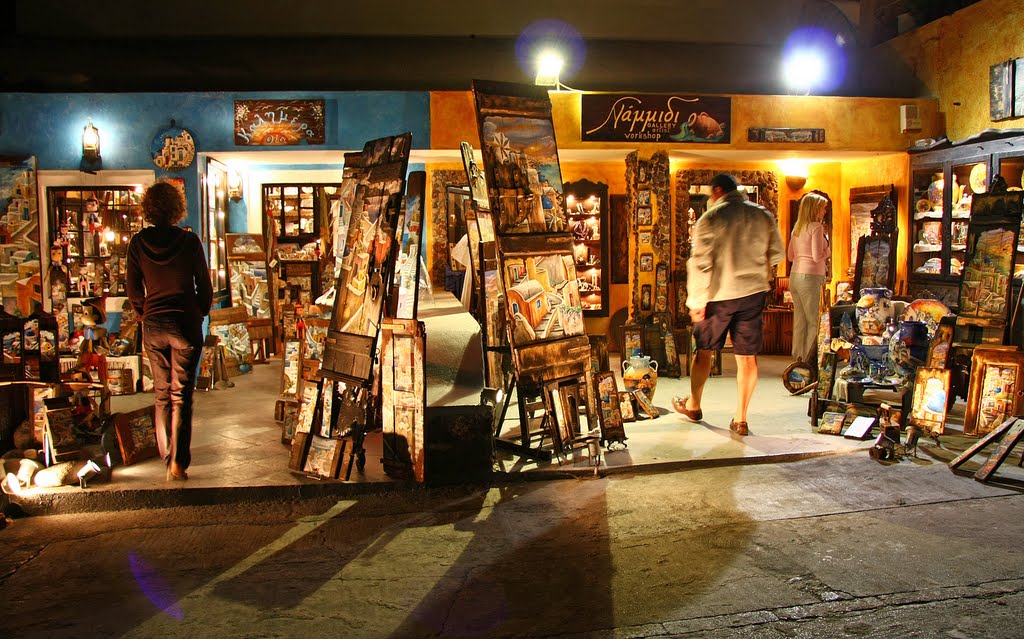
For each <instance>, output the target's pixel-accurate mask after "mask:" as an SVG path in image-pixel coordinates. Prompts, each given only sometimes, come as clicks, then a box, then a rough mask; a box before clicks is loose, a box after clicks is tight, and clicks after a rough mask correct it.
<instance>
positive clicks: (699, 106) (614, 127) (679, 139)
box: [580, 93, 732, 144]
mask: <svg viewBox="0 0 1024 639" xmlns="http://www.w3.org/2000/svg"><path fill="white" fill-rule="evenodd" d="M582 99H583V102H582V108H581V117H580V139H581V140H583V141H584V142H663V143H666V142H667V143H702V144H729V136H730V124H731V123H730V121H729V119H730V115H731V111H732V98H728V97H719V96H685V95H673V94H634V93H584V94H583V96H582Z"/></svg>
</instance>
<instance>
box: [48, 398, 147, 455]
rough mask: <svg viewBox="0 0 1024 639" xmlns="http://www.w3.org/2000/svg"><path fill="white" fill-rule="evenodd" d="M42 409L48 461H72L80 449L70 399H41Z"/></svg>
mask: <svg viewBox="0 0 1024 639" xmlns="http://www.w3.org/2000/svg"><path fill="white" fill-rule="evenodd" d="M43 407H44V414H43V433H44V440H45V444H46V453H47V454H48V455H49V457H50V460H51V461H52V462H61V461H65V460H67V459H74V458H75V457H76V456H77V455H78V452H79V451H80V450H81V447H80V446H79V445H78V438H77V437H75V417H74V406H72V404H71V399H70V398H69V397H66V396H65V397H54V398H46V399H43ZM150 410H152V407H150ZM155 443H156V441H155V440H154V444H155Z"/></svg>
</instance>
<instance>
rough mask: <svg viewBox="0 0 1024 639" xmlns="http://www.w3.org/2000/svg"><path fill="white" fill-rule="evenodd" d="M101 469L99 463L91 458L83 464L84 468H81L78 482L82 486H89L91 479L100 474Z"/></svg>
mask: <svg viewBox="0 0 1024 639" xmlns="http://www.w3.org/2000/svg"><path fill="white" fill-rule="evenodd" d="M101 470H102V469H101V468H100V467H99V464H97V463H96V462H94V461H93V460H91V459H90V460H89V461H87V462H86V463H85V466H82V468H81V469H79V471H78V483H79V484H81V486H82V488H88V487H89V486H88V482H89V480H90V479H92V478H93V477H95V476H96V475H98V474H100V471H101Z"/></svg>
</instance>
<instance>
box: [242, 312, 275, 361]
mask: <svg viewBox="0 0 1024 639" xmlns="http://www.w3.org/2000/svg"><path fill="white" fill-rule="evenodd" d="M245 328H246V329H247V330H248V331H249V340H250V341H251V342H252V361H253V364H266V363H267V355H268V354H270V353H273V352H274V320H272V319H270V318H269V317H250V318H249V319H247V320H246V321H245Z"/></svg>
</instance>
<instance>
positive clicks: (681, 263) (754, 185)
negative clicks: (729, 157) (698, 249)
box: [671, 169, 779, 328]
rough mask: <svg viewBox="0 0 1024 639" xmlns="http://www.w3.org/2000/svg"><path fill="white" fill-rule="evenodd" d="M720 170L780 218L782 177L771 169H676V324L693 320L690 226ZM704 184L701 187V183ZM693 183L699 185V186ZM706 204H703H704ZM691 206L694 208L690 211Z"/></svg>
mask: <svg viewBox="0 0 1024 639" xmlns="http://www.w3.org/2000/svg"><path fill="white" fill-rule="evenodd" d="M719 173H728V174H730V175H732V176H734V177H735V178H736V180H737V181H738V182H739V183H740V184H741V185H743V186H744V187H745V188H746V189H747V193H748V195H749V196H750V197H751V199H752V200H754V201H756V202H757V203H758V204H760V205H761V206H763V207H764V208H766V209H768V211H769V212H770V213H771V214H772V215H773V216H775V217H776V218H778V211H779V179H778V177H776V175H775V174H774V173H773V172H771V171H757V170H729V169H692V170H691V169H683V170H679V171H676V192H675V196H676V198H675V199H676V202H675V228H676V229H678V230H677V231H676V233H675V248H674V250H673V258H672V262H673V264H674V265H675V266H674V268H673V271H672V277H671V281H672V288H673V290H674V291H675V303H674V305H672V306H671V308H674V309H675V312H674V318H673V321H674V323H675V326H676V327H679V328H682V327H685V326H687V325H689V323H690V314H689V311H688V310H687V308H686V260H687V259H688V258H689V257H690V226H691V225H692V224H693V222H695V221H696V220H697V217H698V208H700V212H701V213H703V211H704V210H706V208H707V201H708V200H707V196H706V195H704V196H703V197H701V195H703V194H704V193H707V194H710V193H711V191H710V187H707V185H710V184H711V179H712V178H714V177H715V176H716V175H718V174H719ZM702 186H703V187H705V188H701V187H702ZM694 187H697V188H696V189H695V188H694ZM702 205H703V207H702ZM691 209H693V210H692V212H691Z"/></svg>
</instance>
